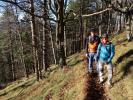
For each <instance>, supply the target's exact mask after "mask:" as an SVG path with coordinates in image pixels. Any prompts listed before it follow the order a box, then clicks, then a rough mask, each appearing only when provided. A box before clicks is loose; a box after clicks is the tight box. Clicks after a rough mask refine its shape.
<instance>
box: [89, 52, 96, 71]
mask: <svg viewBox="0 0 133 100" xmlns="http://www.w3.org/2000/svg"><path fill="white" fill-rule="evenodd" d="M95 58H96V53H89V55H88V71H89V72H90V73H92V71H93V70H94V66H93V62H94V61H95ZM96 69H97V71H98V67H97V64H96Z"/></svg>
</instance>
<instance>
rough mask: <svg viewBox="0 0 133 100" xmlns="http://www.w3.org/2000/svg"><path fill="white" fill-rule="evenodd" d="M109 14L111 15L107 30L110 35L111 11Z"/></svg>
mask: <svg viewBox="0 0 133 100" xmlns="http://www.w3.org/2000/svg"><path fill="white" fill-rule="evenodd" d="M108 13H109V18H108V28H107V33H109V31H110V23H111V11H109V12H108Z"/></svg>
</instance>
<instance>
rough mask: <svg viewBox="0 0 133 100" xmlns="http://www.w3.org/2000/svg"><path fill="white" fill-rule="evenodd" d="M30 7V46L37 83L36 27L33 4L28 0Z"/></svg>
mask: <svg viewBox="0 0 133 100" xmlns="http://www.w3.org/2000/svg"><path fill="white" fill-rule="evenodd" d="M30 6H31V13H32V15H31V33H32V46H33V59H34V66H35V68H36V75H37V81H39V76H40V75H39V66H38V64H39V63H38V50H37V33H36V26H35V16H34V2H33V0H30Z"/></svg>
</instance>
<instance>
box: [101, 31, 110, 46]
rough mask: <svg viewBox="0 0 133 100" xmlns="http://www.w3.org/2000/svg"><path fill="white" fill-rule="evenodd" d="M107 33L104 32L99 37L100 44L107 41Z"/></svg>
mask: <svg viewBox="0 0 133 100" xmlns="http://www.w3.org/2000/svg"><path fill="white" fill-rule="evenodd" d="M108 41H109V40H108V34H107V33H104V34H103V35H102V37H101V42H102V44H107V43H108Z"/></svg>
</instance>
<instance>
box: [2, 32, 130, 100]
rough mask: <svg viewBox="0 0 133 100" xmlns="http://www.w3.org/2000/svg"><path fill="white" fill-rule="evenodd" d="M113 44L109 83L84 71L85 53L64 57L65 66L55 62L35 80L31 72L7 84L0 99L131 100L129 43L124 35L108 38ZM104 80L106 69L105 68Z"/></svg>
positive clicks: (94, 74) (85, 67)
mask: <svg viewBox="0 0 133 100" xmlns="http://www.w3.org/2000/svg"><path fill="white" fill-rule="evenodd" d="M111 41H112V42H113V43H114V44H115V45H116V54H115V57H114V59H113V65H114V70H113V72H114V73H113V86H112V87H111V88H108V87H107V86H106V81H105V82H104V83H103V85H101V84H99V83H98V75H97V73H93V74H92V75H89V74H88V73H87V63H86V57H85V56H84V55H85V52H84V51H82V52H81V53H76V54H74V55H72V56H70V57H68V58H67V65H68V67H67V68H64V69H60V68H58V67H57V66H55V65H51V68H50V69H48V71H47V72H46V73H44V74H43V75H44V77H45V78H44V79H43V80H40V81H39V82H37V81H36V78H35V75H31V76H30V78H29V79H26V78H23V79H21V80H17V81H15V82H12V83H10V84H8V86H7V87H6V88H4V89H2V90H0V100H133V84H132V83H133V46H132V45H133V42H127V41H126V40H125V34H124V33H122V34H120V35H117V36H115V38H113V39H112V40H111ZM104 74H105V79H107V70H106V68H105V72H104Z"/></svg>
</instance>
